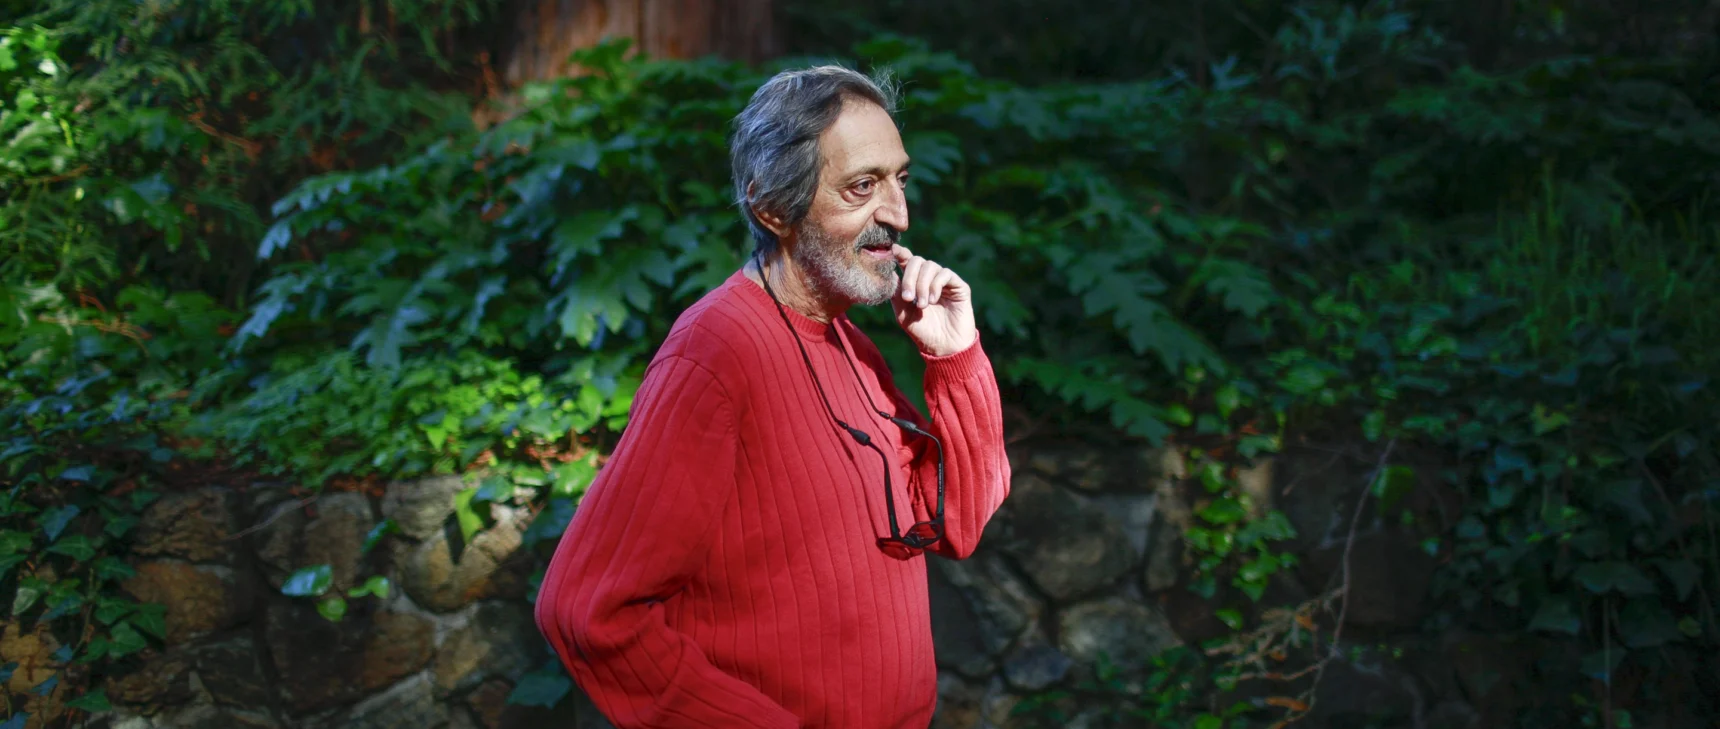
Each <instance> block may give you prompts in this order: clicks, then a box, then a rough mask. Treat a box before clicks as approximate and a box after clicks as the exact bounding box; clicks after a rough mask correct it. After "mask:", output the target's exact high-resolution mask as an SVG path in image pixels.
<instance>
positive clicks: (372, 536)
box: [358, 519, 400, 554]
mask: <svg viewBox="0 0 1720 729" xmlns="http://www.w3.org/2000/svg"><path fill="white" fill-rule="evenodd" d="M399 531H400V526H399V525H397V524H395V523H394V520H393V519H383V520H382V521H379V522H377V523H376V526H373V527H371V528H370V532H369V533H367V534H365V535H364V546H362V547H360V548H359V550H358V553H359V554H370V550H372V549H375V548H376V545H377V544H380V543H381V542H382V538H383V537H385V536H388V535H390V534H394V533H397V532H399Z"/></svg>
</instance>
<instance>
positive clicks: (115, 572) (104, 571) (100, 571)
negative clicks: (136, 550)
mask: <svg viewBox="0 0 1720 729" xmlns="http://www.w3.org/2000/svg"><path fill="white" fill-rule="evenodd" d="M95 573H96V579H98V580H101V581H102V582H117V581H120V580H129V579H131V578H132V577H135V576H137V570H135V569H132V566H131V565H129V564H126V563H125V561H124V560H122V559H120V558H118V557H111V556H110V557H103V558H101V559H98V560H96V562H95Z"/></svg>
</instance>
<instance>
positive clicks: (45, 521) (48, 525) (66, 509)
mask: <svg viewBox="0 0 1720 729" xmlns="http://www.w3.org/2000/svg"><path fill="white" fill-rule="evenodd" d="M79 511H80V510H79V509H78V507H76V506H74V505H71V504H67V505H65V506H62V507H59V508H57V509H49V510H47V511H45V512H43V513H42V516H41V517H39V518H38V519H37V521H36V523H37V524H38V525H40V526H41V527H42V533H43V534H46V535H48V541H50V542H52V541H54V540H56V539H59V538H60V533H61V532H64V531H65V530H66V526H67V525H69V524H71V523H72V519H73V518H75V517H76V516H77V515H78V512H79Z"/></svg>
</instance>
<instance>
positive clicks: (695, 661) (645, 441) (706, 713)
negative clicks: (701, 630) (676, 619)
mask: <svg viewBox="0 0 1720 729" xmlns="http://www.w3.org/2000/svg"><path fill="white" fill-rule="evenodd" d="M735 438H736V434H735V412H734V406H733V404H732V403H731V402H730V401H729V399H728V397H727V395H726V393H725V392H724V390H723V388H722V385H721V383H719V382H718V381H717V380H716V379H715V378H714V377H713V376H712V375H711V373H710V372H709V371H707V370H706V369H704V368H703V367H701V366H699V365H698V364H696V363H694V362H692V361H689V360H686V359H682V358H680V357H666V358H664V359H662V360H660V361H659V362H657V363H654V364H653V365H652V367H651V371H650V372H648V373H647V375H646V378H645V381H644V383H642V384H641V386H640V389H639V394H638V396H637V397H636V399H635V401H634V405H633V415H632V423H631V425H630V426H629V427H628V428H627V430H626V432H625V433H624V435H623V436H622V439H621V442H620V443H619V444H618V445H617V447H616V450H615V456H614V457H613V458H612V459H610V461H609V462H608V463H607V464H606V465H605V466H604V468H603V470H602V472H601V473H600V474H599V476H598V478H597V480H596V481H595V482H594V483H593V484H592V486H591V489H590V490H589V491H588V492H587V494H586V496H585V498H584V500H583V501H582V502H581V503H580V506H579V510H578V511H577V512H576V514H575V516H574V520H573V523H572V524H570V525H569V526H568V530H567V533H566V534H565V535H564V537H563V539H562V540H561V543H560V544H559V545H558V546H557V547H556V552H555V556H554V557H553V558H552V559H551V561H550V565H549V570H548V572H547V574H545V575H544V581H543V586H542V588H541V590H540V592H539V594H538V601H537V608H536V617H537V623H538V627H539V629H541V630H542V631H543V634H544V637H545V638H547V639H548V640H549V643H550V645H551V646H552V647H553V648H554V649H555V652H556V655H558V656H559V657H560V658H561V661H562V664H563V665H565V666H566V667H567V669H568V672H569V673H570V674H572V675H573V677H574V679H575V680H576V681H578V683H579V685H580V687H581V688H582V689H584V690H585V692H586V693H587V694H588V695H590V697H591V699H592V701H593V703H595V704H596V705H597V708H598V709H599V710H600V711H602V712H603V714H604V715H605V716H606V717H608V718H609V720H610V721H612V722H614V724H615V725H616V726H617V727H619V728H620V729H632V728H633V727H689V728H691V727H747V728H748V729H751V728H753V727H772V728H775V727H784V728H789V729H793V728H795V727H798V726H799V721H798V720H797V719H796V718H795V717H794V716H793V715H792V714H790V713H789V712H788V711H787V710H786V709H784V708H782V707H781V706H780V705H778V704H776V703H775V702H773V701H771V700H770V699H769V698H768V697H766V696H765V695H764V694H763V693H761V692H760V691H759V690H758V689H756V688H754V687H753V686H751V685H750V684H747V683H746V682H743V681H741V680H739V679H737V678H735V677H733V676H730V675H728V674H725V673H723V672H721V671H719V670H718V669H717V668H716V667H715V666H712V665H711V664H710V662H709V661H707V660H706V659H705V656H704V654H703V652H702V651H701V650H700V649H699V646H698V645H696V644H695V643H694V642H693V641H692V639H691V638H689V637H688V636H686V635H684V634H682V633H680V632H677V631H676V630H675V629H673V628H671V627H670V626H669V625H668V624H667V623H666V621H665V620H664V609H663V605H662V601H664V600H668V599H671V598H672V597H673V596H674V595H675V594H676V593H677V592H678V591H679V590H680V589H681V587H682V586H683V585H685V584H686V582H687V580H688V578H689V577H690V576H691V575H692V573H693V571H694V570H695V569H697V568H698V566H699V563H700V561H701V560H702V559H703V558H704V556H705V555H706V554H707V553H708V550H709V542H710V539H711V531H712V529H713V527H714V525H715V523H716V520H715V519H714V518H712V515H713V514H716V513H719V512H720V511H721V510H722V508H723V505H724V503H725V502H727V501H728V499H729V498H730V496H731V495H732V494H733V492H734V486H735V484H734V477H733V474H734V467H733V466H734V462H735V449H736V442H735Z"/></svg>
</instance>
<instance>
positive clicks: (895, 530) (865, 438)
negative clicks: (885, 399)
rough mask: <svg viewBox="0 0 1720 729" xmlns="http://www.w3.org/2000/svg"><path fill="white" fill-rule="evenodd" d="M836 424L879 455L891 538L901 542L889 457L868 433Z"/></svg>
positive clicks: (842, 423) (846, 425)
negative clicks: (882, 466)
mask: <svg viewBox="0 0 1720 729" xmlns="http://www.w3.org/2000/svg"><path fill="white" fill-rule="evenodd" d="M836 423H837V424H838V425H841V426H842V428H843V429H844V430H847V431H848V435H850V436H852V437H853V438H854V440H855V442H857V443H859V444H860V445H863V446H866V447H867V448H871V449H872V452H873V453H877V454H878V460H879V462H881V463H883V464H884V511H885V512H886V513H888V514H889V516H890V538H891V539H896V540H900V539H901V538H902V528H901V527H900V526H897V524H896V496H895V493H896V489H895V488H894V487H893V486H891V485H890V459H889V457H888V456H885V455H884V450H883V449H882V448H879V447H878V446H876V445H874V444H873V443H872V436H870V435H867V434H866V431H864V430H861V429H859V428H856V427H854V426H852V425H849V424H847V423H844V422H842V421H840V420H838V421H836Z"/></svg>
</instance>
